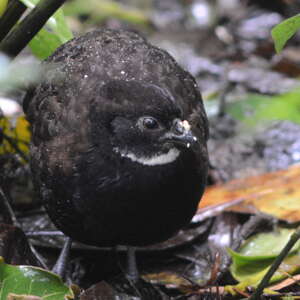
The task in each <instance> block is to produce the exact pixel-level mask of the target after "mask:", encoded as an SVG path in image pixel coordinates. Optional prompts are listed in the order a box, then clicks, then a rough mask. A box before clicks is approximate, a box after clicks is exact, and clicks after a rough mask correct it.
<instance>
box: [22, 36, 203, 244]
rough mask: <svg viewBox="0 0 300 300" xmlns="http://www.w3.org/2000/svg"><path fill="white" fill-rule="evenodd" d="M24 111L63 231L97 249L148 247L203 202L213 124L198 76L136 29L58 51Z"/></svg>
mask: <svg viewBox="0 0 300 300" xmlns="http://www.w3.org/2000/svg"><path fill="white" fill-rule="evenodd" d="M46 63H47V64H48V63H50V64H51V65H50V67H49V68H48V70H47V72H46V79H45V80H44V81H43V83H42V84H40V85H39V86H38V87H37V88H36V90H35V91H34V94H33V97H32V98H30V99H29V98H28V99H26V101H25V103H24V105H25V108H26V109H25V110H26V113H27V116H28V119H29V121H30V123H31V126H32V143H31V168H32V174H33V178H34V184H35V186H36V188H37V190H38V192H39V195H40V197H41V198H42V199H43V201H44V203H45V207H46V210H47V212H48V213H49V215H50V217H51V219H52V221H53V222H54V223H55V225H56V226H57V227H58V228H59V229H60V230H62V231H63V232H64V233H65V234H66V235H68V236H70V237H72V238H73V239H75V240H77V241H80V242H83V243H87V244H91V245H97V246H115V245H130V246H142V245H148V244H153V243H156V242H160V241H163V240H166V239H167V238H169V237H171V236H172V235H173V234H175V233H176V232H177V231H178V230H179V229H180V228H182V227H183V226H184V225H186V224H187V223H188V222H189V221H190V219H191V218H192V216H193V214H194V213H195V211H196V208H197V204H198V202H199V200H200V198H201V196H202V193H203V190H204V187H205V182H206V175H207V166H208V157H207V149H206V140H207V135H208V125H207V119H206V115H205V111H204V108H203V104H202V100H201V95H200V93H199V91H198V88H197V85H196V83H195V80H194V79H193V77H192V76H191V75H190V74H189V73H187V72H185V71H184V70H183V69H182V68H181V67H179V66H178V64H177V63H176V62H175V61H174V59H173V58H172V57H171V56H170V55H169V54H168V53H167V52H165V51H163V50H161V49H158V48H156V47H154V46H152V45H150V44H149V43H147V41H146V40H145V39H144V38H142V37H141V36H139V35H138V34H136V33H133V32H128V31H113V30H97V31H93V32H89V33H87V34H85V35H84V36H82V37H79V38H75V39H73V40H72V41H70V42H68V43H66V44H64V45H63V46H62V47H60V48H59V49H57V50H56V51H55V53H54V54H53V55H52V56H51V57H49V58H48V59H47V61H46Z"/></svg>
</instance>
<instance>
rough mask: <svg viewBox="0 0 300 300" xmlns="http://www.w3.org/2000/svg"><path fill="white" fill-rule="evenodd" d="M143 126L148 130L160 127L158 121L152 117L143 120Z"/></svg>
mask: <svg viewBox="0 0 300 300" xmlns="http://www.w3.org/2000/svg"><path fill="white" fill-rule="evenodd" d="M143 126H144V128H147V129H157V128H158V127H159V124H158V121H157V120H156V119H154V118H152V117H145V118H143Z"/></svg>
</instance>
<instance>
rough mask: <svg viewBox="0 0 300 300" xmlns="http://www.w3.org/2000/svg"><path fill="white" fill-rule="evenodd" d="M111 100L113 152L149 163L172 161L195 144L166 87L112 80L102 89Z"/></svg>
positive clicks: (154, 164) (191, 132)
mask: <svg viewBox="0 0 300 300" xmlns="http://www.w3.org/2000/svg"><path fill="white" fill-rule="evenodd" d="M101 93H102V97H105V98H106V99H107V100H109V101H110V103H111V104H112V107H113V108H110V110H111V111H112V112H111V115H112V117H111V121H110V132H111V140H112V144H113V151H114V152H115V153H116V154H117V155H120V156H121V157H123V158H126V159H129V160H131V161H133V162H136V163H140V164H143V165H148V166H156V165H163V164H168V163H172V162H174V161H175V160H176V159H177V158H178V157H179V156H180V154H181V153H182V152H184V151H192V149H193V147H194V146H195V144H197V143H198V140H197V137H196V136H195V135H194V134H193V131H192V128H191V126H190V124H189V122H188V121H187V120H184V118H183V112H182V110H181V108H180V107H179V106H178V105H177V104H176V101H175V100H174V99H172V96H171V95H170V94H169V93H168V92H166V91H165V90H163V89H161V88H159V87H157V86H155V85H152V84H145V83H141V82H137V81H128V82H126V81H113V82H110V83H109V84H108V85H106V86H105V87H103V89H102V92H101Z"/></svg>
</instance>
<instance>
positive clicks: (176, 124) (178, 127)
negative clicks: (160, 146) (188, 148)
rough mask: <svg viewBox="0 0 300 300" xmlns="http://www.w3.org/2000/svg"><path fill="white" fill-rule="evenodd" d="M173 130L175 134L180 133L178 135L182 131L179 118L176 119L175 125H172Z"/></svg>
mask: <svg viewBox="0 0 300 300" xmlns="http://www.w3.org/2000/svg"><path fill="white" fill-rule="evenodd" d="M174 131H175V133H176V134H180V135H181V134H183V133H184V131H185V129H184V127H183V126H182V122H181V121H179V120H178V121H176V123H175V126H174Z"/></svg>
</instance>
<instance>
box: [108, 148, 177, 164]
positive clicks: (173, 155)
mask: <svg viewBox="0 0 300 300" xmlns="http://www.w3.org/2000/svg"><path fill="white" fill-rule="evenodd" d="M114 150H115V152H117V153H120V154H121V156H122V157H127V158H129V159H130V160H132V161H133V162H137V163H140V164H142V165H146V166H158V165H165V164H169V163H171V162H173V161H175V160H176V159H177V157H178V156H179V154H180V151H179V150H178V149H176V148H172V149H170V150H169V151H168V152H167V153H160V154H156V155H153V156H150V157H149V156H140V157H138V156H136V155H135V154H134V153H132V152H125V151H120V150H119V149H117V148H115V149H114Z"/></svg>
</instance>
